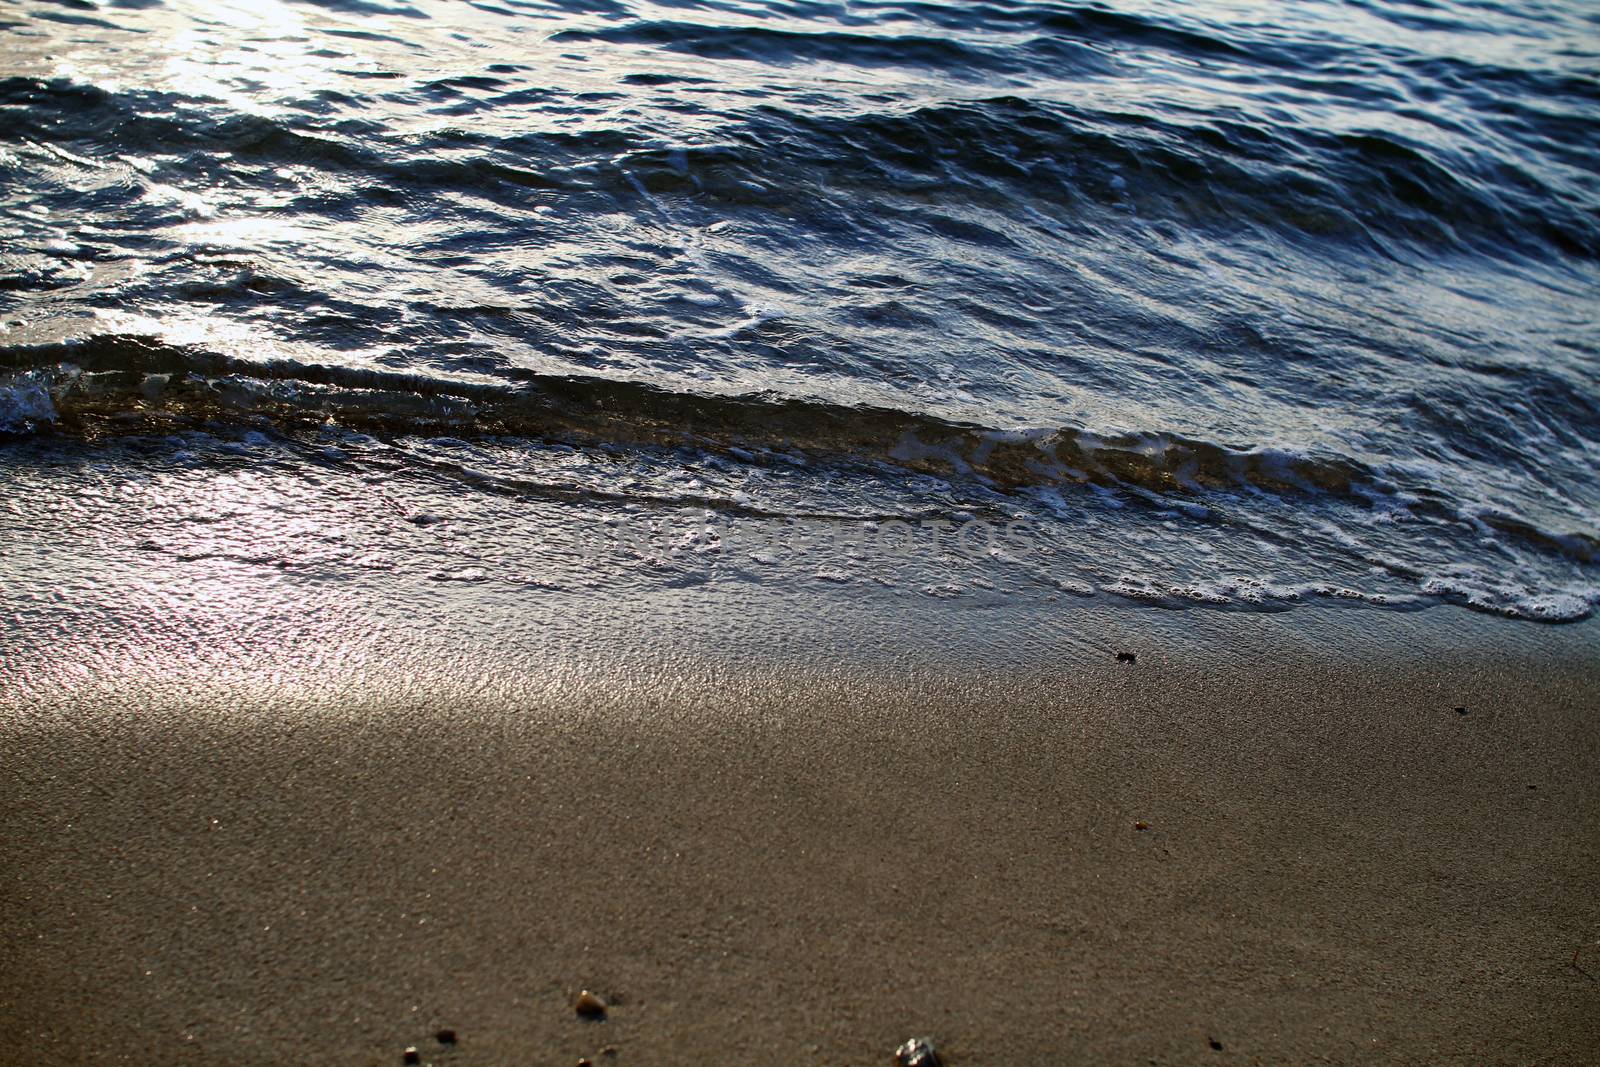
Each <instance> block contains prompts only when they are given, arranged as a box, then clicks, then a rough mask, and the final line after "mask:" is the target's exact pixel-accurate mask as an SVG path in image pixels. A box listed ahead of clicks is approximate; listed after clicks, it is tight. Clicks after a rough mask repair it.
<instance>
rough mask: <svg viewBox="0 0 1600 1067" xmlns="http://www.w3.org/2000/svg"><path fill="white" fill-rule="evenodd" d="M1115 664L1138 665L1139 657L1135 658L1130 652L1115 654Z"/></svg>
mask: <svg viewBox="0 0 1600 1067" xmlns="http://www.w3.org/2000/svg"><path fill="white" fill-rule="evenodd" d="M1117 662H1118V663H1138V662H1139V657H1138V656H1136V655H1135V654H1134V653H1132V652H1118V653H1117Z"/></svg>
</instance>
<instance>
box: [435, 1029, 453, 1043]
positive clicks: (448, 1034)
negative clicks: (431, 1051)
mask: <svg viewBox="0 0 1600 1067" xmlns="http://www.w3.org/2000/svg"><path fill="white" fill-rule="evenodd" d="M433 1036H434V1039H435V1040H437V1041H438V1042H439V1044H441V1045H453V1044H455V1043H456V1032H455V1031H454V1030H451V1029H449V1028H446V1029H443V1030H440V1031H439V1032H438V1033H436V1034H434V1035H433Z"/></svg>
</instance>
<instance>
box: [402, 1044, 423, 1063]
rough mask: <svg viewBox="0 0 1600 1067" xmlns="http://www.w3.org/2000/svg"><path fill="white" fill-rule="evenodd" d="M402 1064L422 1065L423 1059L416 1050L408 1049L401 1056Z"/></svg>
mask: <svg viewBox="0 0 1600 1067" xmlns="http://www.w3.org/2000/svg"><path fill="white" fill-rule="evenodd" d="M400 1062H401V1063H421V1062H422V1057H421V1056H420V1055H419V1054H418V1053H417V1050H416V1049H415V1048H408V1049H406V1050H405V1051H404V1052H402V1053H401V1054H400Z"/></svg>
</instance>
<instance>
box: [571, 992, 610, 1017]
mask: <svg viewBox="0 0 1600 1067" xmlns="http://www.w3.org/2000/svg"><path fill="white" fill-rule="evenodd" d="M572 1010H573V1011H576V1012H577V1013H578V1014H579V1015H581V1016H583V1017H584V1018H585V1019H604V1018H605V1017H606V1002H605V1001H603V1000H601V999H600V998H599V997H598V996H596V995H595V994H593V993H591V992H589V991H588V990H587V989H585V990H584V991H583V992H582V993H579V994H578V999H577V1000H576V1001H575V1002H573V1005H572Z"/></svg>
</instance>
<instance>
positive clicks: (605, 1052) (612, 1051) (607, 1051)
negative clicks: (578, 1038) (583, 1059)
mask: <svg viewBox="0 0 1600 1067" xmlns="http://www.w3.org/2000/svg"><path fill="white" fill-rule="evenodd" d="M616 1054H617V1046H615V1045H607V1046H606V1047H605V1048H603V1049H601V1050H600V1055H602V1056H615V1055H616Z"/></svg>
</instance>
